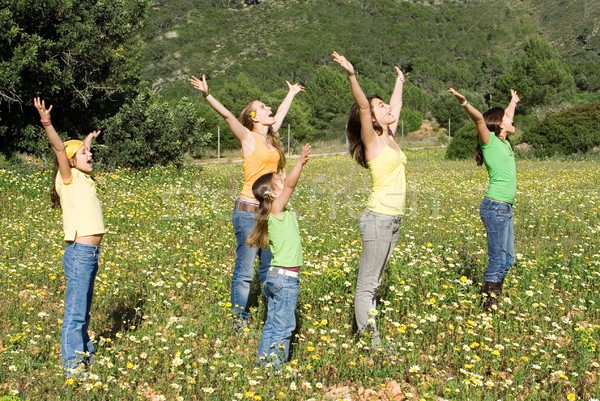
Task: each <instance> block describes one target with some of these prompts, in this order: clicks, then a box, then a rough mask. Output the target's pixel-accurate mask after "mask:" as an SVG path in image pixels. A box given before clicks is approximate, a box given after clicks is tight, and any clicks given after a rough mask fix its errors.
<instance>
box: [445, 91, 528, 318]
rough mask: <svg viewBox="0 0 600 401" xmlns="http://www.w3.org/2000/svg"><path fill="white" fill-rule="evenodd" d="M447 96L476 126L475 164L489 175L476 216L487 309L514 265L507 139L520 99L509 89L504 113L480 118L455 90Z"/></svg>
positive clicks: (512, 177) (513, 180)
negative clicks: (481, 229) (482, 232)
mask: <svg viewBox="0 0 600 401" xmlns="http://www.w3.org/2000/svg"><path fill="white" fill-rule="evenodd" d="M448 92H450V93H451V94H453V95H454V96H455V97H456V100H457V101H458V102H459V103H460V105H461V106H462V107H463V108H464V109H465V111H466V112H467V114H468V115H469V117H471V119H472V120H473V121H474V122H475V126H476V128H477V142H478V146H477V157H476V161H477V164H478V165H482V164H485V167H486V169H487V172H488V175H489V185H488V190H487V192H486V194H485V197H484V198H483V200H482V201H481V204H480V206H479V215H480V216H481V221H483V224H484V225H485V229H486V231H487V243H488V266H487V269H486V272H485V286H484V289H483V293H484V296H485V307H486V309H490V308H494V307H495V305H496V304H497V303H498V298H499V297H500V295H501V294H502V286H503V284H504V278H505V277H506V275H507V273H508V271H509V270H510V268H511V266H512V265H513V263H514V262H515V233H514V222H513V203H514V200H515V193H516V192H517V168H516V164H515V155H514V153H513V150H512V147H511V146H510V143H509V142H508V140H507V137H508V135H509V134H512V133H514V132H515V126H514V125H513V117H514V115H515V108H516V107H517V103H518V102H519V96H517V92H516V91H514V90H512V89H511V91H510V92H511V100H510V103H509V104H508V106H507V107H506V109H503V108H501V107H494V108H491V109H490V110H488V111H486V112H485V113H483V114H481V112H479V110H477V109H476V108H475V107H473V106H472V105H470V104H469V102H468V101H467V99H466V98H465V97H464V96H463V95H461V94H460V93H458V92H457V91H456V90H454V89H452V88H450V89H449V90H448Z"/></svg>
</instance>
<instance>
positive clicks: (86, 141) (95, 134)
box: [83, 130, 101, 149]
mask: <svg viewBox="0 0 600 401" xmlns="http://www.w3.org/2000/svg"><path fill="white" fill-rule="evenodd" d="M100 133H101V131H100V130H97V131H92V132H90V133H89V134H88V136H86V137H85V139H84V140H83V144H84V145H85V147H86V148H88V149H91V148H92V141H93V140H94V139H95V138H98V137H99V136H100Z"/></svg>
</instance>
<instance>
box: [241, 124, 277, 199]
mask: <svg viewBox="0 0 600 401" xmlns="http://www.w3.org/2000/svg"><path fill="white" fill-rule="evenodd" d="M252 135H254V142H255V143H256V145H255V146H254V152H252V154H250V155H248V156H246V157H242V160H243V162H242V164H243V168H244V186H243V187H242V195H244V196H247V197H249V198H254V194H253V193H252V184H254V181H256V180H257V179H258V178H259V177H261V176H262V175H265V174H267V173H275V172H277V163H279V152H277V149H275V148H273V149H269V147H268V146H267V144H266V143H265V142H264V138H263V137H262V136H261V135H260V134H257V133H255V132H253V133H252Z"/></svg>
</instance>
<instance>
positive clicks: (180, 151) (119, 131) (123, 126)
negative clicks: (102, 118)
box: [98, 90, 211, 168]
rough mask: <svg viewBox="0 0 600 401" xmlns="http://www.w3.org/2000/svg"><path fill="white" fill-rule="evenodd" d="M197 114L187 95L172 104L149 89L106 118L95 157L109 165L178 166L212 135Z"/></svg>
mask: <svg viewBox="0 0 600 401" xmlns="http://www.w3.org/2000/svg"><path fill="white" fill-rule="evenodd" d="M198 113H199V112H198V108H197V107H196V106H195V105H194V104H193V102H192V100H191V99H189V98H186V97H184V98H181V100H180V101H179V102H178V103H177V104H175V105H174V106H173V105H171V104H168V103H166V102H164V101H163V100H162V99H161V97H160V96H158V95H155V94H153V93H151V92H150V91H149V90H146V91H143V92H142V93H140V94H139V95H138V96H137V98H136V99H135V100H134V101H133V102H132V103H130V104H127V105H125V106H123V107H122V108H121V110H120V111H119V113H117V115H115V116H114V117H112V118H110V119H109V120H107V125H106V128H105V129H104V135H103V139H104V142H105V145H106V146H104V147H102V146H100V147H99V151H98V159H99V161H100V162H102V163H103V164H105V165H106V166H108V167H110V168H114V167H132V168H141V167H149V166H152V165H155V164H158V165H168V164H175V165H177V166H179V165H181V164H182V163H183V160H184V155H185V154H186V153H187V152H194V151H197V149H198V148H199V147H202V146H205V145H206V144H207V143H208V141H209V139H210V138H211V135H210V134H207V133H206V130H205V127H204V119H203V118H201V117H200V116H199V115H198ZM101 138H102V137H101Z"/></svg>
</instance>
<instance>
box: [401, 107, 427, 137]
mask: <svg viewBox="0 0 600 401" xmlns="http://www.w3.org/2000/svg"><path fill="white" fill-rule="evenodd" d="M402 124H404V125H402ZM422 124H423V115H422V114H421V113H420V112H418V111H416V110H411V109H407V108H403V109H402V112H401V113H400V122H399V123H398V130H397V131H396V132H399V133H401V130H402V127H404V133H405V134H406V133H408V132H412V131H416V130H418V129H420V128H421V125H422Z"/></svg>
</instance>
